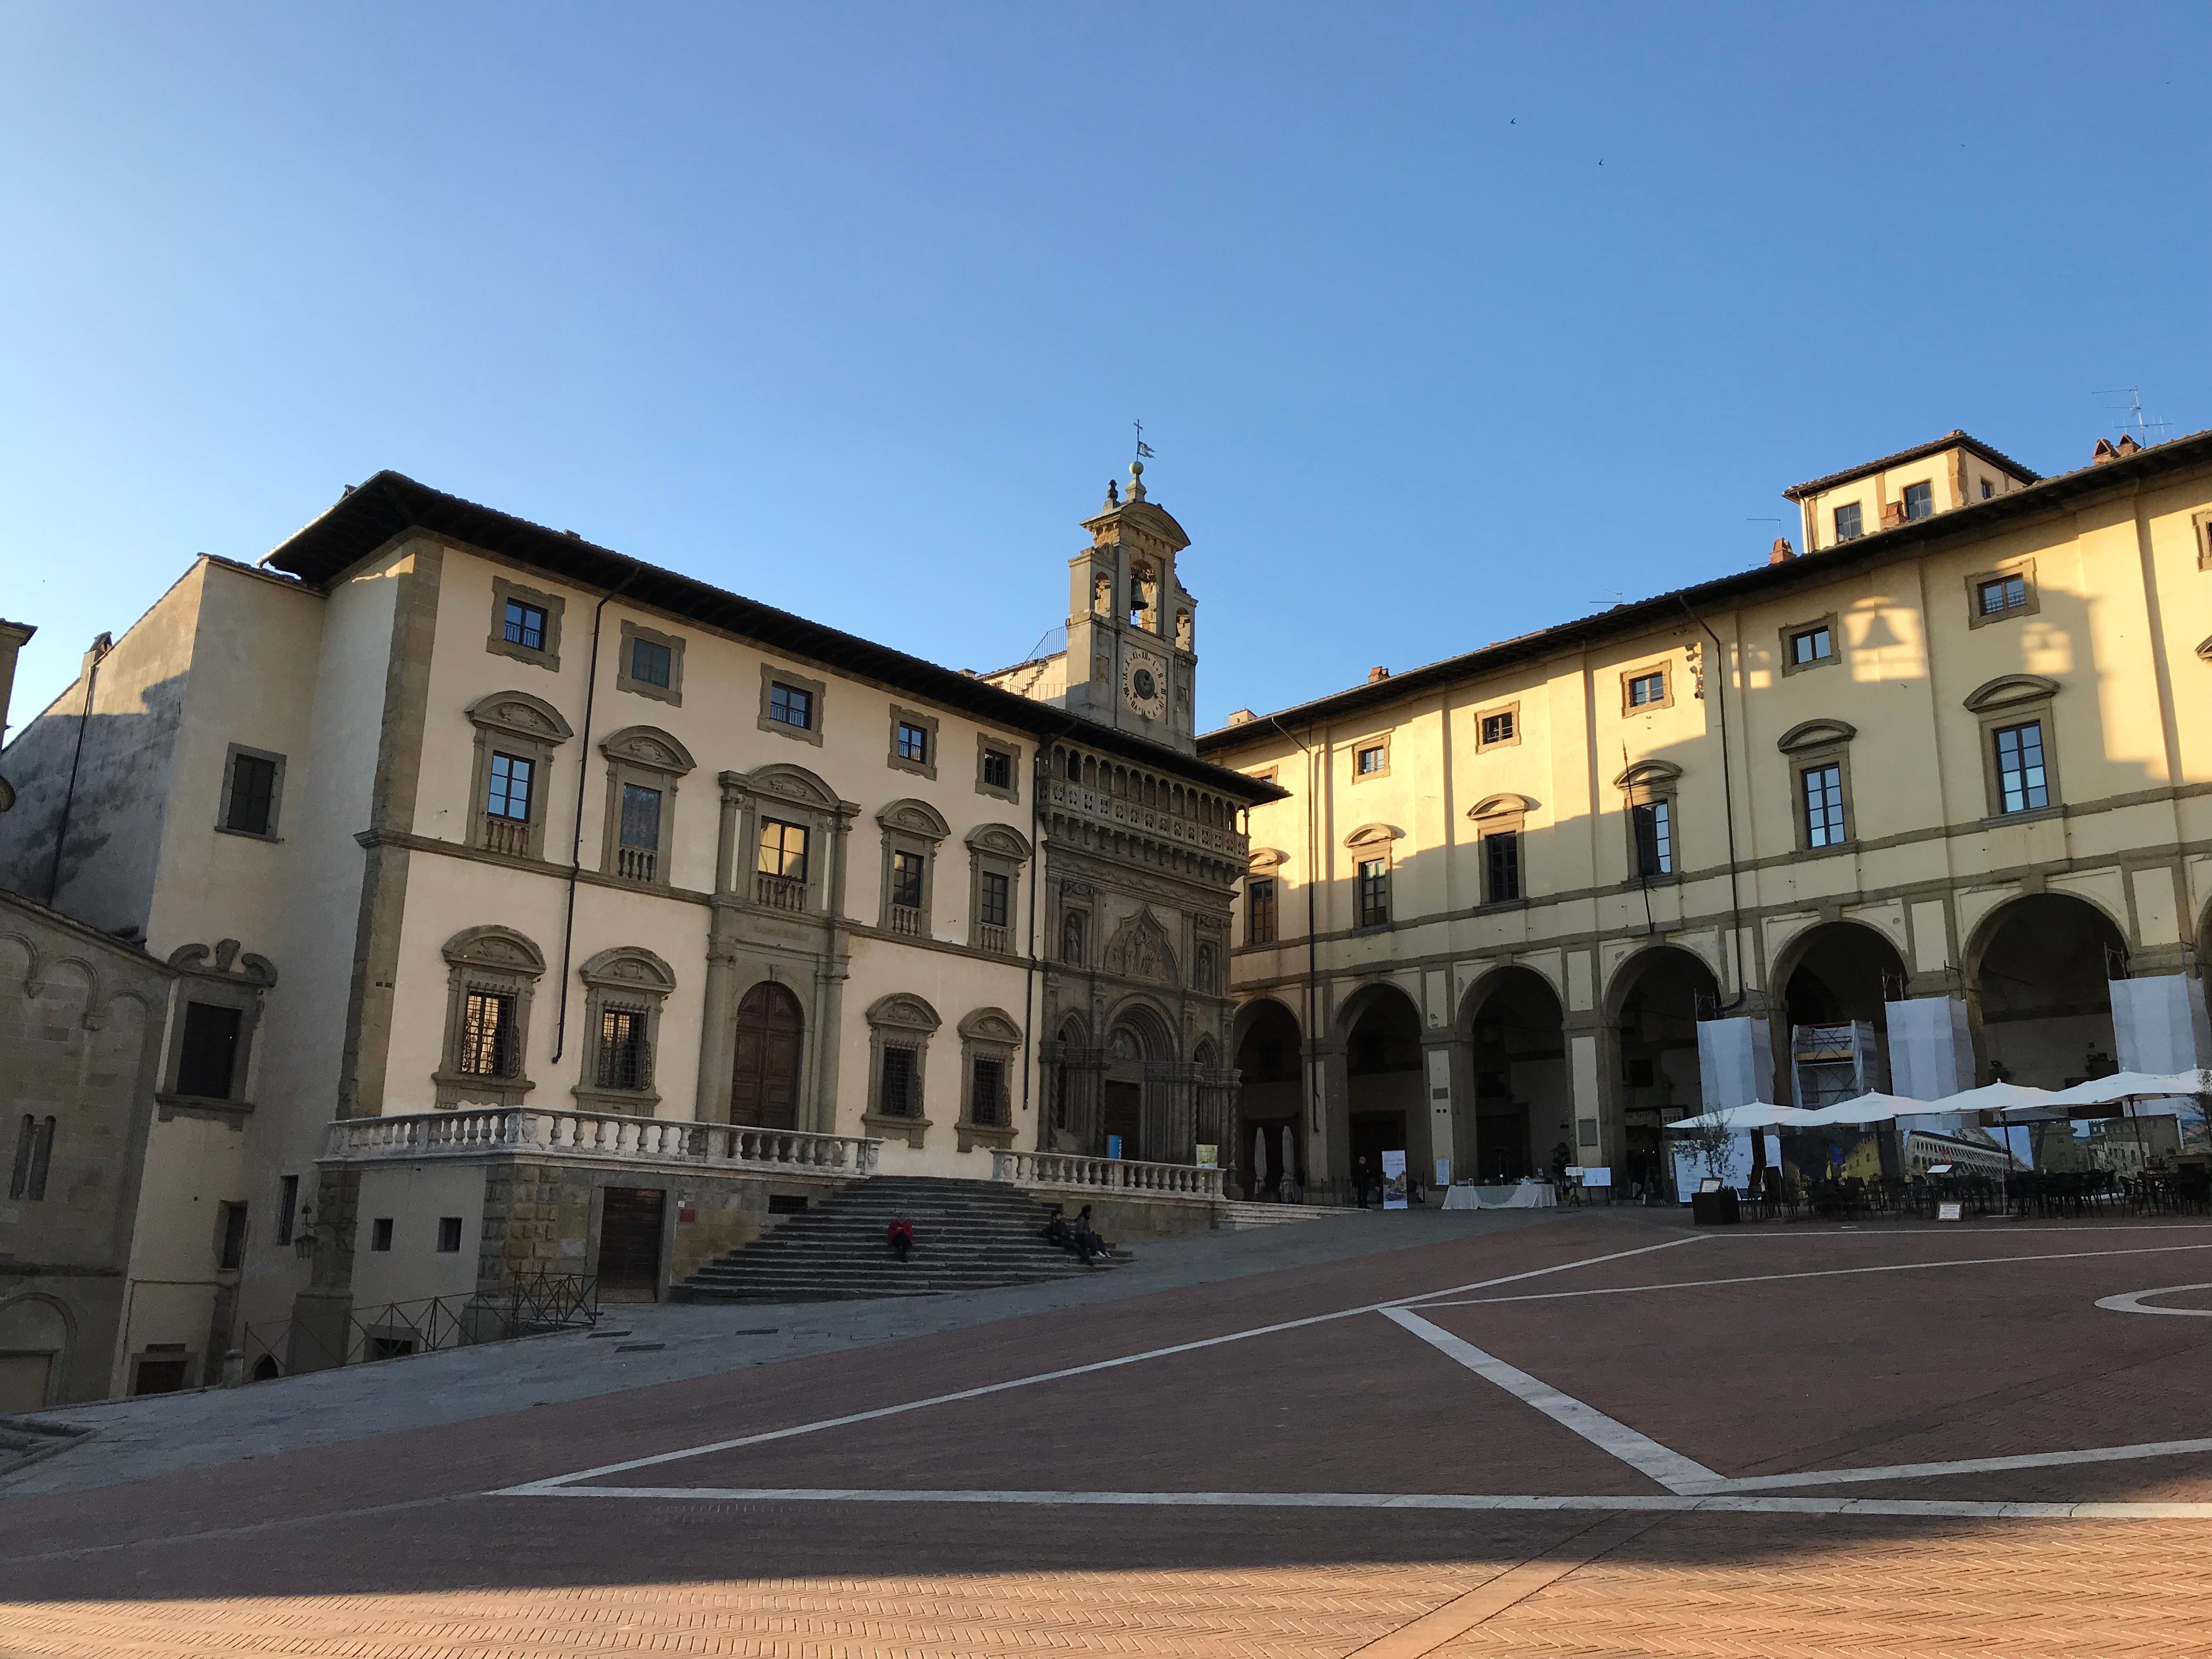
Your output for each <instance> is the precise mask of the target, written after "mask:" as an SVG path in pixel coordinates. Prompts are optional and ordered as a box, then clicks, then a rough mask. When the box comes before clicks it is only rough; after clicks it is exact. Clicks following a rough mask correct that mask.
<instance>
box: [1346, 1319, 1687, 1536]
mask: <svg viewBox="0 0 2212 1659" xmlns="http://www.w3.org/2000/svg"><path fill="white" fill-rule="evenodd" d="M1382 1313H1383V1317H1384V1318H1385V1319H1387V1320H1389V1321H1390V1322H1391V1323H1393V1324H1394V1325H1398V1326H1401V1327H1402V1328H1404V1329H1406V1330H1408V1331H1411V1332H1412V1333H1413V1334H1414V1335H1415V1336H1418V1337H1419V1338H1420V1339H1421V1340H1422V1341H1424V1342H1425V1343H1427V1344H1428V1345H1429V1346H1431V1347H1432V1348H1434V1349H1435V1350H1437V1352H1439V1353H1441V1354H1443V1355H1444V1356H1446V1357H1447V1358H1451V1359H1455V1360H1456V1361H1458V1362H1459V1363H1460V1364H1462V1365H1464V1366H1466V1367H1467V1368H1468V1370H1471V1371H1473V1372H1474V1374H1475V1375H1476V1376H1480V1377H1483V1378H1485V1379H1486V1380H1487V1381H1489V1382H1492V1383H1496V1384H1497V1385H1498V1387H1499V1388H1501V1389H1504V1390H1505V1392H1506V1393H1508V1394H1510V1395H1512V1396H1513V1397H1514V1398H1515V1399H1516V1400H1518V1401H1521V1402H1522V1404H1524V1405H1528V1406H1533V1407H1535V1409H1536V1410H1538V1411H1540V1412H1541V1413H1544V1415H1545V1416H1547V1417H1548V1418H1550V1419H1552V1420H1553V1422H1554V1423H1557V1424H1559V1425H1560V1426H1561V1427H1563V1428H1566V1429H1569V1430H1571V1431H1573V1432H1574V1433H1576V1434H1578V1435H1580V1436H1581V1437H1583V1439H1585V1440H1587V1441H1589V1443H1590V1444H1592V1445H1593V1446H1595V1447H1596V1448H1597V1449H1599V1450H1600V1451H1602V1452H1606V1453H1608V1454H1609V1455H1612V1456H1614V1457H1617V1458H1619V1459H1620V1461H1621V1462H1624V1463H1626V1464H1627V1465H1628V1466H1629V1468H1632V1469H1634V1470H1635V1471H1636V1472H1637V1473H1638V1474H1642V1475H1644V1476H1647V1477H1649V1478H1650V1479H1651V1480H1656V1481H1657V1482H1658V1483H1659V1484H1660V1485H1661V1486H1664V1487H1666V1488H1667V1490H1668V1492H1714V1491H1717V1490H1719V1489H1720V1488H1722V1487H1723V1486H1727V1485H1728V1484H1729V1483H1728V1481H1727V1480H1726V1479H1725V1478H1724V1477H1723V1476H1721V1475H1718V1474H1715V1473H1714V1472H1713V1471H1712V1470H1711V1469H1709V1468H1706V1467H1705V1465H1704V1464H1702V1463H1699V1462H1693V1461H1692V1459H1690V1458H1687V1457H1685V1456H1683V1455H1682V1454H1681V1453H1680V1452H1678V1451H1674V1450H1673V1449H1669V1448H1668V1447H1666V1446H1662V1445H1661V1444H1660V1443H1658V1442H1657V1441H1656V1440H1654V1439H1653V1438H1651V1437H1650V1436H1649V1435H1647V1434H1639V1433H1638V1432H1637V1431H1635V1430H1634V1429H1632V1428H1630V1427H1629V1426H1628V1425H1627V1424H1626V1423H1623V1422H1621V1421H1620V1420H1619V1419H1615V1418H1611V1417H1607V1415H1606V1414H1605V1413H1603V1412H1601V1411H1600V1410H1598V1408H1597V1407H1595V1406H1589V1405H1585V1404H1583V1402H1582V1401H1579V1400H1577V1399H1576V1398H1575V1397H1574V1396H1573V1395H1568V1394H1562V1393H1561V1392H1560V1391H1559V1389H1555V1388H1553V1386H1552V1385H1551V1384H1550V1383H1546V1382H1542V1381H1541V1380H1539V1379H1538V1378H1536V1377H1533V1376H1529V1375H1528V1372H1526V1371H1524V1370H1521V1369H1520V1368H1519V1367H1518V1366H1515V1365H1509V1364H1506V1363H1505V1362H1504V1360H1502V1359H1500V1358H1498V1357H1497V1356H1496V1355H1495V1354H1490V1353H1485V1352H1483V1351H1482V1350H1481V1349H1480V1348H1478V1347H1476V1346H1474V1344H1473V1343H1472V1342H1469V1341H1467V1340H1464V1339H1462V1338H1460V1337H1456V1336H1454V1335H1453V1334H1451V1333H1450V1332H1449V1331H1447V1330H1443V1329H1441V1328H1438V1327H1437V1326H1435V1325H1431V1323H1430V1322H1428V1321H1427V1320H1425V1319H1423V1318H1422V1317H1420V1316H1419V1315H1418V1314H1414V1313H1409V1312H1407V1310H1405V1309H1403V1308H1385V1309H1383V1310H1382Z"/></svg>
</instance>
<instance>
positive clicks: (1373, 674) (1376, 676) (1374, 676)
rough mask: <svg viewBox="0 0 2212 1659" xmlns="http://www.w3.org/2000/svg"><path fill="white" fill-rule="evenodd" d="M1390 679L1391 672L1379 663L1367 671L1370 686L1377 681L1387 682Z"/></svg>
mask: <svg viewBox="0 0 2212 1659" xmlns="http://www.w3.org/2000/svg"><path fill="white" fill-rule="evenodd" d="M1389 678H1390V671H1389V669H1387V668H1385V667H1383V665H1381V664H1380V663H1377V664H1376V665H1375V666H1374V667H1372V668H1370V669H1369V670H1368V671H1367V683H1368V684H1370V685H1372V684H1375V682H1376V681H1377V680H1387V679H1389Z"/></svg>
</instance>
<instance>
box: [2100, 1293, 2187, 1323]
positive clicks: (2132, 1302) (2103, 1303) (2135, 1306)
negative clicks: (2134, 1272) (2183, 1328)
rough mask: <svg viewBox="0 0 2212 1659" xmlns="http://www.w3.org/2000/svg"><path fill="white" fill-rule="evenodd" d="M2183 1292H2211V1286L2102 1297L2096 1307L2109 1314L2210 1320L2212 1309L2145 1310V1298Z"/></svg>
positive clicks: (2174, 1294) (2175, 1294) (2177, 1294)
mask: <svg viewBox="0 0 2212 1659" xmlns="http://www.w3.org/2000/svg"><path fill="white" fill-rule="evenodd" d="M2183 1291H2212V1285H2163V1286H2161V1287H2160V1289H2158V1290H2155V1291H2129V1292H2128V1293H2127V1294H2126V1295H2125V1296H2104V1297H2098V1298H2097V1305H2098V1306H2099V1307H2100V1308H2103V1309H2105V1310H2106V1311H2108V1312H2111V1313H2140V1314H2173V1315H2177V1316H2179V1317H2181V1318H2183V1319H2212V1308H2146V1307H2144V1306H2143V1298H2144V1297H2147V1296H2179V1295H2180V1294H2181V1293H2182V1292H2183Z"/></svg>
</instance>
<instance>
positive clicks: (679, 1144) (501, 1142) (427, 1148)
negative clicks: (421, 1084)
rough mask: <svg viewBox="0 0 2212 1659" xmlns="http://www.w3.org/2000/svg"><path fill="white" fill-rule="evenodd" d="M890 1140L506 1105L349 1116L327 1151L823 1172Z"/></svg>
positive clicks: (868, 1160)
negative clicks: (501, 1155) (506, 1155)
mask: <svg viewBox="0 0 2212 1659" xmlns="http://www.w3.org/2000/svg"><path fill="white" fill-rule="evenodd" d="M883 1144H884V1143H883V1142H882V1141H880V1140H869V1139H859V1138H857V1137H855V1136H852V1135H816V1134H803V1133H799V1131H798V1130H795V1129H757V1128H752V1127H748V1126H746V1125H744V1124H736V1123H685V1122H681V1121H674V1120H671V1119H667V1118H652V1117H629V1116H626V1115H622V1114H618V1113H613V1112H575V1111H562V1110H559V1109H553V1108H549V1107H538V1106H513V1107H505V1106H497V1107H484V1108H474V1109H470V1108H465V1109H460V1110H458V1111H444V1112H408V1113H404V1114H402V1115H397V1116H392V1117H349V1118H341V1119H340V1120H339V1121H337V1122H336V1123H333V1124H331V1129H330V1146H329V1151H328V1152H327V1153H326V1154H325V1155H326V1156H327V1157H328V1158H331V1159H332V1160H334V1161H336V1162H339V1163H349V1164H350V1163H362V1162H368V1161H372V1160H380V1159H386V1158H391V1159H421V1158H469V1157H483V1156H485V1155H487V1154H492V1153H501V1152H508V1153H513V1154H517V1155H520V1156H526V1157H532V1158H540V1157H552V1158H591V1159H594V1160H605V1159H613V1160H616V1161H617V1162H623V1163H639V1164H689V1165H691V1166H693V1167H695V1168H701V1169H766V1170H785V1171H792V1172H797V1171H811V1172H817V1173H821V1174H836V1175H844V1176H865V1175H872V1174H874V1173H875V1169H876V1158H877V1154H878V1152H881V1150H882V1148H883Z"/></svg>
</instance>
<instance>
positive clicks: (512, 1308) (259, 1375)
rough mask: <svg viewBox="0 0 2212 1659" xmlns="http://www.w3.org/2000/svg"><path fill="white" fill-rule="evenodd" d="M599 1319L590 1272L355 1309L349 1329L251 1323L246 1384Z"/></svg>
mask: <svg viewBox="0 0 2212 1659" xmlns="http://www.w3.org/2000/svg"><path fill="white" fill-rule="evenodd" d="M598 1322H599V1280H598V1279H595V1278H593V1277H592V1275H590V1274H588V1273H534V1274H526V1275H524V1276H522V1277H520V1278H518V1279H513V1280H512V1281H510V1282H509V1283H508V1284H507V1285H502V1286H501V1288H500V1289H499V1290H498V1291H493V1292H478V1293H476V1294H474V1295H470V1296H426V1297H416V1298H414V1299H413V1300H410V1301H406V1302H387V1303H386V1304H383V1305H382V1306H380V1307H370V1308H356V1309H354V1310H351V1311H350V1312H349V1314H348V1315H347V1316H346V1319H345V1323H344V1327H343V1330H341V1329H339V1328H337V1327H336V1326H335V1325H331V1324H325V1323H322V1322H315V1321H309V1320H300V1319H296V1318H295V1319H278V1320H272V1321H270V1322H268V1323H266V1324H261V1325H248V1326H247V1327H246V1334H245V1340H244V1341H243V1343H242V1344H241V1345H240V1346H241V1347H242V1348H243V1350H244V1352H245V1360H246V1364H245V1380H246V1382H249V1383H264V1382H269V1381H270V1380H272V1379H274V1378H276V1377H280V1376H291V1375H293V1374H294V1373H295V1372H301V1371H318V1370H331V1369H333V1368H335V1367H337V1366H339V1365H362V1364H373V1363H374V1362H375V1361H377V1360H380V1359H402V1358H406V1357H407V1356H408V1355H410V1354H418V1353H435V1352H439V1351H441V1350H442V1349H446V1348H465V1347H473V1346H477V1345H478V1344H480V1343H484V1342H507V1341H512V1340H513V1339H515V1338H516V1337H521V1336H536V1335H539V1334H543V1333H544V1332H547V1331H556V1330H566V1329H570V1328H588V1327H590V1326H592V1325H596V1324H597V1323H598Z"/></svg>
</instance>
